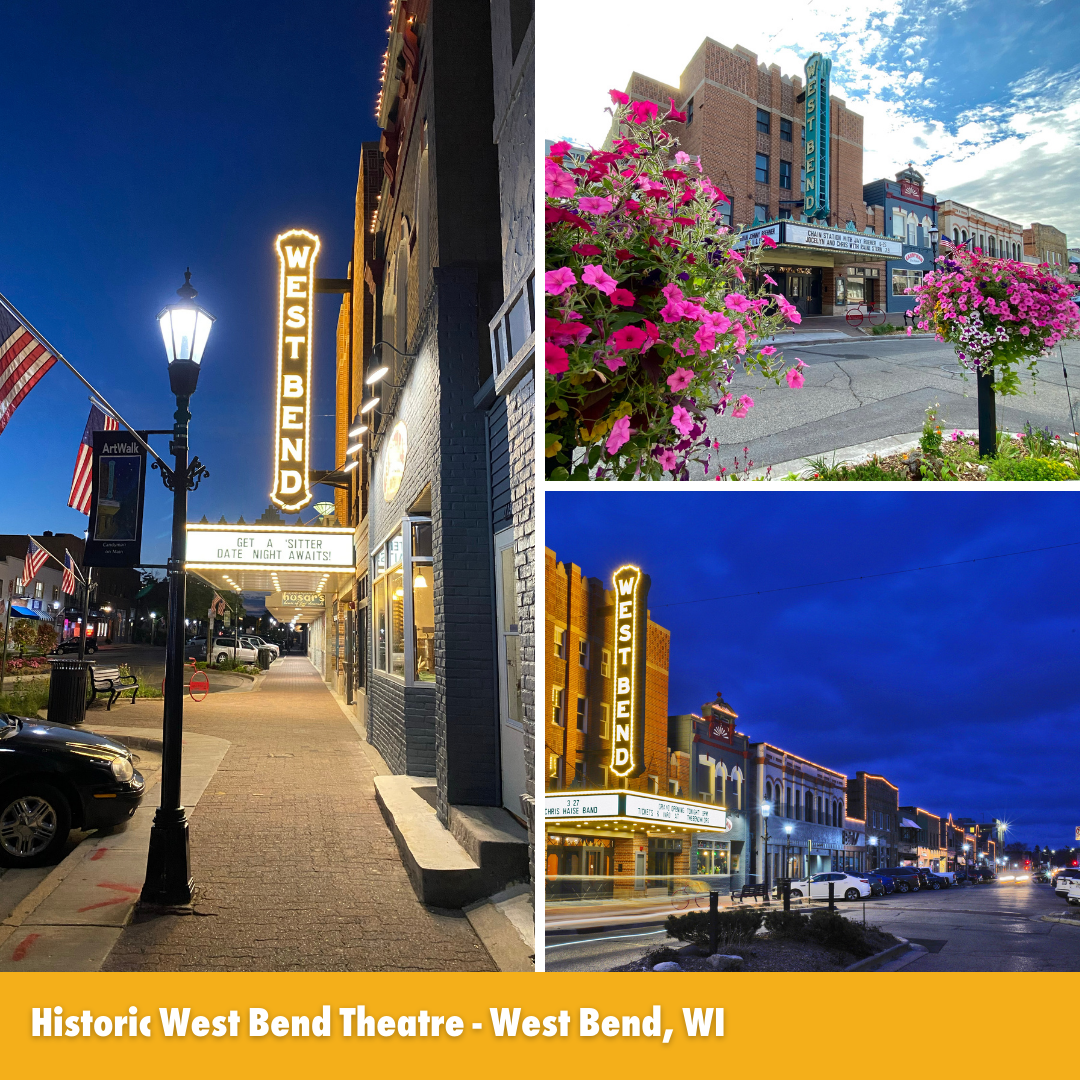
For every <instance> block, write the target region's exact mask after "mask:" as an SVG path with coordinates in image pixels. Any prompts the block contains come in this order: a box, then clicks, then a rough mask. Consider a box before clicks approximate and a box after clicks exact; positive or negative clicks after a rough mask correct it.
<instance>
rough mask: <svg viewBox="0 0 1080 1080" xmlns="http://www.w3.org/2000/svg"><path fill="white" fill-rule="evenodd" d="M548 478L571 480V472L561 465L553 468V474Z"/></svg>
mask: <svg viewBox="0 0 1080 1080" xmlns="http://www.w3.org/2000/svg"><path fill="white" fill-rule="evenodd" d="M548 479H549V480H569V479H570V474H569V473H568V472H567V471H566V470H565V469H564V468H562V467H561V466H560V467H559V468H557V469H552V470H551V475H550V476H549V477H548Z"/></svg>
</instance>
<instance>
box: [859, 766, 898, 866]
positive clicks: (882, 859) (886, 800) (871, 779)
mask: <svg viewBox="0 0 1080 1080" xmlns="http://www.w3.org/2000/svg"><path fill="white" fill-rule="evenodd" d="M899 796H900V789H899V788H897V787H896V786H895V785H893V784H890V783H889V781H888V780H886V779H885V777H884V776H874V775H873V774H872V773H866V772H861V771H860V772H857V773H856V774H855V775H854V776H853V777H850V778H849V779H848V782H847V803H848V813H849V814H850V815H851V816H852V817H855V818H859V819H861V820H862V821H865V822H866V859H867V866H866V869H867V870H876V869H877V868H878V867H879V866H896V865H897V861H896V860H897V858H898V854H899V846H900V831H899V830H900V803H899Z"/></svg>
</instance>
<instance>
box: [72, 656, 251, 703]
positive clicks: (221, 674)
mask: <svg viewBox="0 0 1080 1080" xmlns="http://www.w3.org/2000/svg"><path fill="white" fill-rule="evenodd" d="M90 659H91V660H96V661H97V662H98V663H99V664H127V665H128V667H130V668H131V670H132V672H134V673H137V674H139V675H141V676H142V677H143V678H144V679H145V680H146V681H147V682H149V683H160V682H161V680H162V679H164V678H165V647H164V646H163V645H113V646H109V647H106V648H103V649H101V650H99V651H98V652H96V653H94V654H93V655H92V656H91V657H90ZM207 678H208V679H209V682H210V693H211V694H217V693H221V692H222V691H223V690H235V689H236V688H237V687H238V686H243V685H244V680H243V679H241V678H239V677H238V676H236V675H231V674H230V673H229V672H227V671H214V670H213V669H211V670H210V671H208V672H207ZM185 681H186V677H185Z"/></svg>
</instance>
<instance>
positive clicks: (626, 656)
mask: <svg viewBox="0 0 1080 1080" xmlns="http://www.w3.org/2000/svg"><path fill="white" fill-rule="evenodd" d="M611 584H612V588H613V589H614V591H615V607H614V610H615V635H614V636H615V642H616V647H615V737H614V738H613V739H612V740H611V771H612V772H613V773H614V774H615V775H616V776H640V775H641V773H642V772H643V771H644V769H645V763H644V756H645V755H644V725H643V723H642V716H641V710H642V708H643V705H644V701H645V641H646V630H647V624H648V621H649V611H648V607H647V598H648V594H649V578H648V576H647V575H645V574H643V573H642V572H641V571H640V570H639V569H638V568H637V567H636V566H620V567H619V569H618V570H616V571H615V573H614V574H613V575H612V578H611Z"/></svg>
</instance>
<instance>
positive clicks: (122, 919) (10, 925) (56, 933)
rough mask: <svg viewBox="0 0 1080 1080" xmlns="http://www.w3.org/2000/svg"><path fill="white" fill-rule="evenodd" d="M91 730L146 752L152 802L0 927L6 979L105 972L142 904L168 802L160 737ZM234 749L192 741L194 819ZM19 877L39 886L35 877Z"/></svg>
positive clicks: (188, 779) (187, 768)
mask: <svg viewBox="0 0 1080 1080" xmlns="http://www.w3.org/2000/svg"><path fill="white" fill-rule="evenodd" d="M110 715H111V714H110ZM87 727H88V729H90V730H93V731H97V732H99V733H101V734H103V735H111V736H114V737H116V738H117V739H120V740H121V741H125V742H127V744H128V745H129V746H132V747H133V748H139V749H138V750H137V752H138V753H139V756H140V757H141V758H142V760H141V761H140V762H139V771H140V772H142V773H143V776H144V777H145V778H146V781H147V789H148V790H147V794H146V797H145V798H144V799H143V803H142V805H141V806H140V807H139V809H138V810H137V811H136V812H135V816H134V817H133V818H132V819H131V820H130V821H129V822H128V823H127V827H126V828H125V829H124V830H123V831H121V832H116V833H113V834H111V835H97V834H91V835H90V836H88V837H87V838H86V839H85V840H83V841H82V843H81V844H79V845H78V846H77V847H76V848H75V849H74V850H73V851H71V852H70V853H69V854H68V855H67V857H66V858H65V859H64V860H63V861H62V862H61V863H60V864H59V865H57V866H55V867H53V868H52V870H51V871H49V872H48V873H47V874H46V875H45V876H44V878H42V879H41V880H40V882H39V883H38V884H36V886H35V887H34V888H33V889H32V890H31V891H30V892H29V893H28V894H27V895H25V896H24V897H22V898H21V899H20V900H19V902H18V903H17V904H15V905H14V907H13V909H12V910H11V911H10V912H9V913H7V914H6V917H5V918H4V919H3V921H2V922H0V971H99V970H100V969H101V966H102V964H103V963H104V960H105V957H106V956H107V955H108V954H109V951H110V950H111V949H112V947H113V946H114V945H115V944H116V942H117V941H118V940H119V938H120V935H121V933H122V932H123V928H124V927H125V926H126V925H127V924H128V922H129V921H130V920H131V917H132V912H133V910H134V907H135V904H136V902H137V901H138V899H139V893H140V891H141V889H142V884H143V879H144V878H145V876H146V854H147V849H148V846H149V842H150V827H151V825H152V824H153V819H154V811H155V810H156V809H157V807H158V805H159V804H160V801H161V800H160V794H161V789H160V785H159V782H158V781H159V779H160V757H159V755H158V754H157V753H155V752H153V751H152V750H149V751H148V750H147V748H148V747H155V746H156V747H160V736H161V733H160V730H159V729H155V728H126V729H119V728H114V727H112V726H111V725H109V724H88V725H87ZM228 745H229V744H228V743H227V742H226V741H225V740H224V739H220V738H217V737H215V736H212V735H199V734H194V733H189V734H188V735H186V736H185V738H184V774H183V780H182V784H181V791H180V797H181V799H182V800H183V802H184V805H185V806H186V807H187V808H188V810H189V812H190V811H191V810H192V809H193V808H195V807H196V806H197V805H198V802H199V799H200V797H201V796H202V794H203V791H204V790H205V789H206V785H207V784H208V783H209V781H210V779H211V777H212V776H213V775H214V772H215V771H216V769H217V767H218V765H219V764H220V762H221V760H222V758H223V757H224V756H225V753H226V751H227V750H228ZM148 766H149V767H148ZM11 873H13V872H12V871H9V874H11ZM14 873H17V874H21V875H32V878H31V880H36V878H37V875H36V874H34V872H33V871H25V870H24V871H14Z"/></svg>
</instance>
